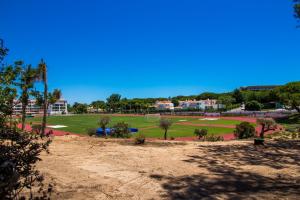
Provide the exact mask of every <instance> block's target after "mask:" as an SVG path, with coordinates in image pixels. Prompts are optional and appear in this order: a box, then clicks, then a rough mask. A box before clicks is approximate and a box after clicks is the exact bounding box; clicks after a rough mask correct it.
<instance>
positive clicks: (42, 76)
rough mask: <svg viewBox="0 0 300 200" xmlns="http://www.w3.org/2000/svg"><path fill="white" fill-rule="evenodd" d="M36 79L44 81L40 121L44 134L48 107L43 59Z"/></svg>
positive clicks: (45, 66) (45, 70)
mask: <svg viewBox="0 0 300 200" xmlns="http://www.w3.org/2000/svg"><path fill="white" fill-rule="evenodd" d="M37 71H38V79H39V80H40V81H42V82H43V83H44V97H43V122H42V134H45V128H46V122H47V109H48V96H47V95H48V83H47V65H46V63H45V62H44V60H43V59H41V62H40V63H39V65H38V70H37Z"/></svg>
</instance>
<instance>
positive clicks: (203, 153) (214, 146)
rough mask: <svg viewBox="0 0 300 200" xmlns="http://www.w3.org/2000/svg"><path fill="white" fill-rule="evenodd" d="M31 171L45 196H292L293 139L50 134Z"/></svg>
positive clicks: (295, 182)
mask: <svg viewBox="0 0 300 200" xmlns="http://www.w3.org/2000/svg"><path fill="white" fill-rule="evenodd" d="M42 159H43V160H42V161H41V162H39V164H38V169H39V170H40V171H41V172H42V173H43V174H44V175H45V178H46V182H51V183H52V184H53V185H54V192H53V193H52V199H262V198H264V199H299V197H300V141H290V142H287V141H285V142H275V141H268V142H267V145H266V146H265V147H255V146H253V145H252V142H251V141H227V142H214V143H208V142H166V143H164V142H150V143H148V144H147V145H144V146H135V145H132V144H131V142H116V141H110V140H105V139H99V138H89V137H78V136H71V135H69V136H61V137H55V138H54V140H53V143H52V144H51V147H50V154H43V155H42Z"/></svg>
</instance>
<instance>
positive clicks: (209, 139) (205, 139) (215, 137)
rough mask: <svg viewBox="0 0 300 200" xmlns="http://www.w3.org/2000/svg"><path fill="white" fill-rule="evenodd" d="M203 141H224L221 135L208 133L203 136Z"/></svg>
mask: <svg viewBox="0 0 300 200" xmlns="http://www.w3.org/2000/svg"><path fill="white" fill-rule="evenodd" d="M204 141H208V142H218V141H224V138H223V137H222V136H214V135H208V136H206V137H204Z"/></svg>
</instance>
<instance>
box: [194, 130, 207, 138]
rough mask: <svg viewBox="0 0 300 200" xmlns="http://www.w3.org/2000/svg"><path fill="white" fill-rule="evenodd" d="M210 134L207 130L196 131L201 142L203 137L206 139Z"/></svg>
mask: <svg viewBox="0 0 300 200" xmlns="http://www.w3.org/2000/svg"><path fill="white" fill-rule="evenodd" d="M207 133H208V130H207V129H204V128H203V129H195V131H194V134H195V135H196V136H198V139H199V140H201V139H202V138H203V137H205V136H206V135H207Z"/></svg>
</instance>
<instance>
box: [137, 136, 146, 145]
mask: <svg viewBox="0 0 300 200" xmlns="http://www.w3.org/2000/svg"><path fill="white" fill-rule="evenodd" d="M145 141H146V137H145V135H144V134H138V135H137V136H136V137H135V138H134V144H145Z"/></svg>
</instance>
